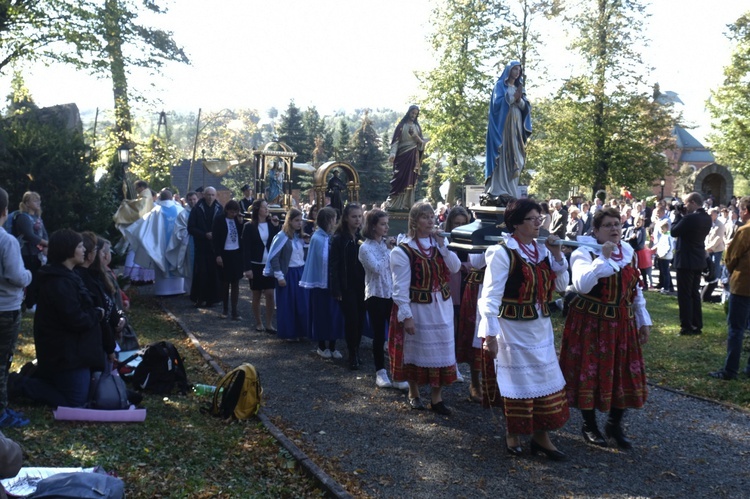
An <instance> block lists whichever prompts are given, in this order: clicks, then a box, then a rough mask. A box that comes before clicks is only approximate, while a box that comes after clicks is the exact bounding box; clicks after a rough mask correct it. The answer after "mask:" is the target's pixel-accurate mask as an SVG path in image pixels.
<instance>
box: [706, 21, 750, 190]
mask: <svg viewBox="0 0 750 499" xmlns="http://www.w3.org/2000/svg"><path fill="white" fill-rule="evenodd" d="M728 37H729V39H730V40H732V42H734V44H735V47H734V50H733V51H732V59H731V62H730V64H729V66H727V67H725V68H724V84H723V85H722V86H721V87H719V88H718V89H716V90H713V91H712V92H711V97H710V99H709V100H708V102H707V107H708V110H709V111H710V113H711V117H712V118H713V123H712V128H713V130H714V132H715V133H713V134H711V135H710V136H709V138H708V140H709V142H710V143H711V146H712V149H713V151H714V153H715V154H716V159H717V161H718V162H719V163H721V164H725V165H727V166H729V167H731V168H732V169H733V170H734V171H736V172H738V173H740V174H741V175H743V176H744V177H746V178H750V86H749V85H748V80H749V79H750V11H748V12H747V13H745V14H743V15H742V16H741V17H740V18H739V19H737V21H735V23H734V24H731V25H729V33H728Z"/></svg>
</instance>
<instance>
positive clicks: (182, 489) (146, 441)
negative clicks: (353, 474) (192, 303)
mask: <svg viewBox="0 0 750 499" xmlns="http://www.w3.org/2000/svg"><path fill="white" fill-rule="evenodd" d="M131 295H133V296H132V298H133V304H132V309H131V312H130V314H129V316H130V318H131V321H132V323H133V326H134V328H135V330H136V332H137V333H138V338H139V341H140V342H141V344H142V345H143V344H147V343H150V342H153V341H158V340H168V341H171V342H172V343H174V344H175V345H176V346H177V348H178V350H179V351H180V354H181V355H182V356H183V358H184V361H185V365H186V366H187V372H188V380H189V381H190V382H192V383H208V384H215V383H216V382H217V379H218V375H217V374H216V373H215V372H214V371H213V369H211V368H210V366H208V365H207V364H206V363H205V362H204V361H203V358H202V357H201V356H200V355H199V354H198V352H197V351H196V350H195V348H193V346H192V344H191V343H190V342H189V341H188V340H187V338H186V337H185V335H184V333H183V332H182V330H181V329H180V328H179V327H178V326H177V324H175V323H174V322H173V321H171V320H169V318H168V317H167V316H166V315H165V314H163V313H162V312H161V311H160V309H159V308H158V305H157V304H156V303H155V302H154V300H153V299H151V297H147V296H143V297H140V296H138V294H137V290H135V292H133V293H131ZM32 322H33V321H32V319H31V318H29V317H25V318H24V320H23V325H22V333H21V337H20V338H19V345H18V348H17V350H16V356H15V358H14V360H13V370H14V371H17V370H18V369H19V368H20V367H21V366H22V365H23V364H24V363H25V362H27V361H28V360H31V359H33V358H34V341H33V334H32V325H33V324H32ZM208 402H209V398H208V397H201V398H199V397H196V396H194V395H187V396H182V395H172V396H169V397H163V396H158V395H151V394H147V395H146V396H145V397H144V401H143V404H142V405H143V406H144V407H146V409H147V410H148V415H147V417H146V421H145V422H144V423H113V424H107V423H81V422H66V421H55V420H54V419H53V417H52V411H51V409H50V408H47V407H42V406H35V405H23V404H22V403H20V401H19V402H15V403H12V404H11V406H12V407H13V408H15V409H18V410H22V411H24V412H25V413H26V415H27V417H29V418H30V419H31V424H30V425H29V426H27V427H25V428H22V429H7V430H5V431H4V433H5V435H6V436H8V437H10V438H13V439H14V440H16V441H18V442H19V443H20V444H21V445H22V446H23V448H24V451H25V454H26V455H25V459H24V466H53V467H56V466H83V467H90V466H96V465H100V466H102V467H103V468H104V469H106V470H107V471H113V472H115V473H116V474H117V475H118V476H119V477H121V478H122V479H123V480H124V481H125V485H126V494H127V496H128V497H143V498H146V497H148V498H152V497H190V498H209V497H210V498H221V497H226V498H229V497H232V498H234V497H321V496H323V495H324V494H323V491H322V490H321V489H319V488H318V486H317V484H316V483H315V482H314V481H313V480H312V479H310V478H308V477H307V476H306V475H305V474H304V473H303V472H302V471H301V470H299V469H298V468H297V466H296V463H295V461H294V460H293V459H292V457H291V456H290V455H289V453H288V452H287V451H286V450H285V449H284V448H282V447H281V446H280V445H279V444H278V443H277V442H276V440H275V439H274V438H273V437H272V436H271V435H270V434H269V433H268V431H267V430H266V429H265V427H264V426H263V425H262V424H261V423H260V422H259V421H258V420H257V419H255V418H253V419H250V420H247V421H234V422H231V423H227V422H225V421H222V420H220V419H218V418H214V417H211V416H208V415H204V414H201V412H200V408H201V407H202V406H205V405H207V404H208Z"/></svg>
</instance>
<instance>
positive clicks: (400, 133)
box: [385, 106, 430, 211]
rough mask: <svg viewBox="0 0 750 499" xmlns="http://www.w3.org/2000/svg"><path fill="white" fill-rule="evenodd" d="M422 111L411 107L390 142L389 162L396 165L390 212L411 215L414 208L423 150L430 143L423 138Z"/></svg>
mask: <svg viewBox="0 0 750 499" xmlns="http://www.w3.org/2000/svg"><path fill="white" fill-rule="evenodd" d="M417 118H419V108H418V107H417V106H411V107H409V110H408V111H407V112H406V115H405V116H404V117H403V118H401V121H400V122H399V123H398V125H397V126H396V131H395V132H393V139H391V153H390V156H388V162H389V163H391V164H393V178H392V179H391V192H390V193H389V194H388V199H387V200H386V202H385V206H386V208H387V209H388V210H396V211H409V210H410V209H411V207H412V205H413V204H414V187H415V185H416V183H417V178H418V177H419V168H420V166H421V164H422V155H423V154H424V146H425V144H426V143H427V142H428V141H429V140H430V139H428V138H427V137H424V136H423V135H422V128H421V127H420V126H419V120H418V119H417Z"/></svg>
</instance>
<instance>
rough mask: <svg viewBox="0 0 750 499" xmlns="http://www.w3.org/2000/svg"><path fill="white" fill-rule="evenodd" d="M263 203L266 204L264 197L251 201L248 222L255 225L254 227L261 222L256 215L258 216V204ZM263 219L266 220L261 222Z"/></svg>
mask: <svg viewBox="0 0 750 499" xmlns="http://www.w3.org/2000/svg"><path fill="white" fill-rule="evenodd" d="M263 203H266V204H268V202H267V201H266V200H265V199H256V200H255V201H253V205H252V206H251V207H250V223H251V224H253V225H255V226H256V227H257V226H258V224H259V223H260V222H261V221H260V220H258V217H259V216H260V206H261V205H262V204H263ZM265 221H266V220H263V222H265Z"/></svg>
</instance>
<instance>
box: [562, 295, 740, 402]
mask: <svg viewBox="0 0 750 499" xmlns="http://www.w3.org/2000/svg"><path fill="white" fill-rule="evenodd" d="M646 307H647V308H648V311H649V314H651V320H652V321H653V324H654V325H653V327H652V328H651V336H650V338H649V341H648V343H647V344H645V345H644V346H643V355H644V358H645V361H646V373H647V376H648V380H649V381H650V382H651V383H655V384H658V385H663V386H667V387H669V388H673V389H675V390H681V391H684V392H687V393H690V394H693V395H698V396H701V397H707V398H710V399H715V400H720V401H722V402H727V403H730V404H734V405H737V406H739V407H743V408H745V409H750V379H747V378H746V377H745V376H743V375H740V377H739V380H737V381H721V380H717V379H713V378H711V377H709V376H708V373H709V372H711V371H716V370H718V369H720V368H721V367H722V366H723V365H724V359H725V357H726V354H727V347H726V340H727V325H726V315H725V314H724V309H723V306H722V305H719V304H714V303H704V304H703V334H702V335H700V336H680V335H679V334H678V333H679V330H680V324H679V309H678V307H677V298H676V297H675V296H665V295H661V294H659V293H653V292H646ZM562 329H563V323H562V320H561V319H560V318H559V317H558V318H556V319H555V332H556V333H557V335H558V339H559V335H561V334H562ZM749 340H750V339H748V338H746V341H745V345H746V348H745V350H744V352H743V356H742V361H741V362H742V363H741V368H744V366H745V362H747V358H748V355H749V353H748V348H747V345H748V344H750V341H749Z"/></svg>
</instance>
